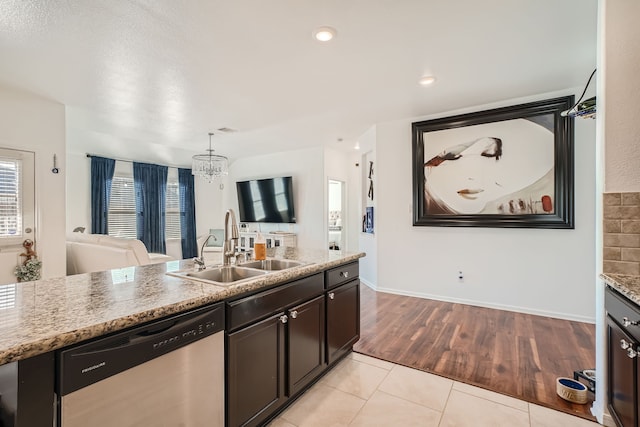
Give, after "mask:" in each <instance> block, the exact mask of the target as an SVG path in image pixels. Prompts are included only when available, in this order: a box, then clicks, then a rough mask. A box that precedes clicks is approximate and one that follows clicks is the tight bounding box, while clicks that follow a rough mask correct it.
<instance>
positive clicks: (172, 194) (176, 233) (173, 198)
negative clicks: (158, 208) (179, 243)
mask: <svg viewBox="0 0 640 427" xmlns="http://www.w3.org/2000/svg"><path fill="white" fill-rule="evenodd" d="M165 212H166V216H165V218H166V224H165V229H164V230H165V235H166V239H167V240H169V239H180V186H179V185H178V177H177V176H172V174H171V173H169V176H168V177H167V201H166V205H165Z"/></svg>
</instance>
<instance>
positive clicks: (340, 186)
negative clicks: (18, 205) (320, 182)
mask: <svg viewBox="0 0 640 427" xmlns="http://www.w3.org/2000/svg"><path fill="white" fill-rule="evenodd" d="M328 189H329V190H328V192H327V199H328V200H327V207H328V215H327V218H328V220H329V223H328V228H327V230H328V233H329V234H328V242H329V250H332V251H343V250H346V241H347V239H346V236H347V234H346V225H347V222H346V212H345V208H346V203H345V193H346V192H345V183H344V182H343V181H338V180H335V179H329V186H328Z"/></svg>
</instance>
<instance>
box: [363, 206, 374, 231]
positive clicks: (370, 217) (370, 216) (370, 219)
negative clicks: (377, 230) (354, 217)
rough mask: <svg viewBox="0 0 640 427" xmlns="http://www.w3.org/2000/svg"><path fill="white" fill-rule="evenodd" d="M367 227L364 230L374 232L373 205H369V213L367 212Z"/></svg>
mask: <svg viewBox="0 0 640 427" xmlns="http://www.w3.org/2000/svg"><path fill="white" fill-rule="evenodd" d="M364 223H365V227H364V232H365V233H369V234H373V206H367V213H366V214H365V222H364Z"/></svg>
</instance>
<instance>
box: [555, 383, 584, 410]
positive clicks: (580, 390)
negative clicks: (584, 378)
mask: <svg viewBox="0 0 640 427" xmlns="http://www.w3.org/2000/svg"><path fill="white" fill-rule="evenodd" d="M556 393H557V394H558V396H560V397H561V398H563V399H564V400H568V401H569V402H573V403H579V404H583V403H587V386H585V385H584V384H582V383H581V382H578V381H575V380H572V379H571V378H565V377H559V378H557V379H556Z"/></svg>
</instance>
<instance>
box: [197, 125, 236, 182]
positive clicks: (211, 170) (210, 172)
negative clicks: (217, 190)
mask: <svg viewBox="0 0 640 427" xmlns="http://www.w3.org/2000/svg"><path fill="white" fill-rule="evenodd" d="M212 136H213V133H209V149H208V150H207V152H208V154H196V155H195V156H193V163H192V165H191V174H193V175H194V176H201V177H203V178H204V179H206V180H207V182H213V180H214V179H216V178H221V177H223V176H225V175H229V159H227V158H226V157H224V156H219V155H217V154H213V151H214V150H213V149H212V148H211V137H212Z"/></svg>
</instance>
